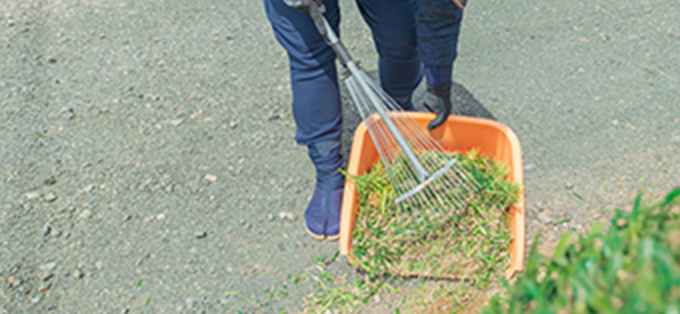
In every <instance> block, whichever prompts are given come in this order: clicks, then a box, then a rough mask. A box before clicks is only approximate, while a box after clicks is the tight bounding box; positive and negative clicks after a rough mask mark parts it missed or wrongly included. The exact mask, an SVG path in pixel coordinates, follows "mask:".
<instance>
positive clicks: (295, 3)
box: [283, 0, 323, 13]
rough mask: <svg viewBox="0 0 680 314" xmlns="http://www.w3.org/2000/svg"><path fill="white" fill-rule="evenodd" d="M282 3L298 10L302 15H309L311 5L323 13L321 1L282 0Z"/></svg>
mask: <svg viewBox="0 0 680 314" xmlns="http://www.w3.org/2000/svg"><path fill="white" fill-rule="evenodd" d="M283 2H284V3H285V4H286V5H288V6H289V7H291V8H294V9H298V10H300V11H302V12H303V13H309V9H310V7H311V6H312V5H313V4H316V5H317V6H318V7H319V9H320V10H321V11H322V12H323V1H322V0H283Z"/></svg>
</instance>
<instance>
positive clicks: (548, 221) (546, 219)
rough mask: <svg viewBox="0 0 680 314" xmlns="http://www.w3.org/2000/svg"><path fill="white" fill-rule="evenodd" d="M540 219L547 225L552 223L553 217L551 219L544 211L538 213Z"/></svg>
mask: <svg viewBox="0 0 680 314" xmlns="http://www.w3.org/2000/svg"><path fill="white" fill-rule="evenodd" d="M538 220H539V221H540V222H541V223H542V224H545V225H549V224H551V223H552V219H550V217H549V216H548V215H546V214H544V213H539V214H538Z"/></svg>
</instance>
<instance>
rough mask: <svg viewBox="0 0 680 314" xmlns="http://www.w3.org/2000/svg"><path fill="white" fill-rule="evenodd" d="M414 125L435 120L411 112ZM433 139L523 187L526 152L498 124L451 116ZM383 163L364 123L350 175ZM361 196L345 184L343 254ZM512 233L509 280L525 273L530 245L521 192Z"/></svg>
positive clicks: (357, 137)
mask: <svg viewBox="0 0 680 314" xmlns="http://www.w3.org/2000/svg"><path fill="white" fill-rule="evenodd" d="M408 114H409V115H410V116H411V117H412V118H413V119H414V121H416V122H417V123H418V124H420V125H421V126H422V127H423V129H426V125H427V123H428V122H429V121H430V120H432V118H434V115H433V114H431V113H425V112H410V113H408ZM430 135H431V136H432V137H433V138H434V139H435V140H437V141H439V143H440V144H441V145H442V147H444V148H445V149H447V150H449V151H451V152H462V153H465V152H467V151H469V150H472V149H477V150H479V152H480V153H482V154H484V155H487V156H491V157H493V158H495V159H496V160H497V161H499V162H502V163H504V164H505V165H506V166H507V167H508V170H509V172H510V174H509V176H508V178H507V180H511V181H513V182H517V183H520V184H523V173H522V151H521V147H520V144H519V140H518V139H517V136H516V135H515V133H514V132H513V131H512V130H511V129H510V128H508V127H507V126H505V125H503V124H502V123H499V122H497V121H493V120H488V119H480V118H471V117H463V116H450V117H449V119H448V120H447V121H446V122H445V123H444V125H442V126H441V127H439V128H437V129H435V130H433V131H432V132H430ZM379 159H380V155H379V154H378V152H377V150H376V148H375V146H374V145H373V140H372V139H371V137H370V135H369V132H368V130H367V128H366V125H365V124H364V123H361V124H360V125H359V126H358V127H357V129H356V131H355V134H354V141H353V143H352V149H351V154H350V158H349V164H348V167H347V172H348V173H349V174H350V175H361V174H364V173H365V172H366V171H368V170H370V169H371V167H372V166H373V164H374V163H375V162H376V161H378V160H379ZM358 201H359V200H358V194H357V189H356V185H355V184H354V182H353V181H352V180H351V179H348V180H347V182H346V184H345V192H344V195H343V205H342V216H341V221H340V240H339V244H340V254H342V255H348V254H349V253H350V252H351V250H352V231H353V229H354V223H355V220H356V216H357V204H358ZM509 210H510V219H509V222H510V231H511V232H512V235H513V240H512V243H511V245H510V255H511V256H512V259H511V261H510V266H509V267H508V271H507V277H512V276H513V275H514V274H515V273H516V272H518V271H521V270H523V269H524V248H525V243H526V239H525V237H526V235H525V233H526V231H525V213H524V193H523V191H522V192H520V201H519V203H518V204H517V205H515V206H514V207H513V208H510V209H509Z"/></svg>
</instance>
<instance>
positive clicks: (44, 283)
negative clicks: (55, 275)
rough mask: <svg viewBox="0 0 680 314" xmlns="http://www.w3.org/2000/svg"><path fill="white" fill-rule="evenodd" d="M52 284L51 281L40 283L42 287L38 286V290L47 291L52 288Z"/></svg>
mask: <svg viewBox="0 0 680 314" xmlns="http://www.w3.org/2000/svg"><path fill="white" fill-rule="evenodd" d="M50 286H52V284H51V283H49V282H43V283H42V284H40V287H38V291H40V292H45V291H47V289H49V288H50Z"/></svg>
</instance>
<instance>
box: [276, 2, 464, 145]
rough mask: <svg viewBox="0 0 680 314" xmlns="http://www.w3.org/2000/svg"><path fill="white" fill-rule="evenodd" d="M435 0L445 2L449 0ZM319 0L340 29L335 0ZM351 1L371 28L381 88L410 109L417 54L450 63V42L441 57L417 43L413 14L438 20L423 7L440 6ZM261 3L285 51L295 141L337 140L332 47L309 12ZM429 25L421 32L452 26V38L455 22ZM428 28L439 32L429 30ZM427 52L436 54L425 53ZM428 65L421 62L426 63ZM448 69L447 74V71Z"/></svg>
mask: <svg viewBox="0 0 680 314" xmlns="http://www.w3.org/2000/svg"><path fill="white" fill-rule="evenodd" d="M416 1H421V0H416ZM435 1H444V2H449V1H448V0H435ZM323 2H324V6H325V7H326V12H325V13H324V15H325V16H326V18H327V19H328V21H329V23H330V25H331V27H332V28H333V29H334V30H335V31H336V32H337V33H338V34H339V24H340V10H339V8H338V0H324V1H323ZM356 2H357V6H358V7H359V11H360V13H361V15H362V17H363V18H364V20H365V21H366V23H367V24H368V26H369V28H370V29H371V31H372V33H373V39H374V42H375V46H376V49H377V51H378V56H379V60H378V72H379V76H380V82H381V85H382V87H383V89H384V90H385V91H386V92H387V93H388V94H390V96H392V97H393V98H394V99H395V100H396V101H397V102H398V103H399V104H400V105H402V107H404V108H405V109H407V110H408V109H412V106H413V105H412V103H411V94H412V93H413V91H414V89H415V88H416V87H417V86H418V84H419V83H420V80H421V78H422V76H423V62H422V60H423V58H422V57H425V58H424V59H425V60H430V59H431V60H434V61H430V62H428V63H432V64H433V65H434V66H436V67H437V68H441V67H442V66H443V67H446V66H450V65H451V64H453V59H454V58H455V43H454V49H453V51H451V52H450V53H448V54H447V55H446V56H444V57H442V56H439V55H431V54H430V51H432V52H434V51H438V49H436V47H435V49H430V48H428V47H423V46H422V45H421V47H420V49H419V47H418V38H417V37H416V33H417V30H416V19H418V20H427V19H430V20H432V19H434V20H440V21H441V20H442V14H441V12H434V11H430V12H427V10H428V9H436V10H440V9H441V8H435V7H434V6H430V5H424V6H418V5H416V6H415V7H416V8H419V10H421V11H422V12H419V13H418V14H416V12H415V11H414V5H413V3H412V2H413V0H356ZM264 6H265V10H266V13H267V17H268V18H269V21H270V23H271V26H272V29H273V31H274V35H275V36H276V39H277V40H278V41H279V43H280V44H281V45H282V46H283V48H284V49H285V50H286V52H287V53H288V58H289V62H290V79H291V85H292V92H293V117H294V119H295V122H296V125H297V133H296V136H295V139H296V141H297V142H298V143H299V144H301V145H311V144H314V143H318V142H322V141H339V140H340V136H341V133H342V108H341V101H340V91H339V87H338V75H337V70H336V66H335V61H334V60H335V53H334V52H333V50H332V49H331V48H330V47H329V46H328V45H327V44H326V43H325V42H324V40H323V38H322V37H321V35H319V33H318V31H317V29H316V28H315V26H314V24H313V22H312V19H311V17H310V16H309V15H308V14H305V13H302V12H300V11H298V10H296V9H292V8H290V7H288V6H287V5H286V4H285V3H283V1H282V0H264ZM423 10H425V11H423ZM461 13H462V12H461ZM449 20H450V18H449ZM459 22H460V20H458V21H454V23H459ZM444 24H446V23H444ZM428 25H430V27H429V28H428V27H425V28H423V27H421V28H420V29H418V32H420V33H423V32H425V35H433V36H434V37H435V38H436V37H440V36H442V30H443V32H449V33H451V32H455V35H456V38H455V40H456V41H457V34H458V30H457V28H456V29H455V30H450V29H444V28H442V24H439V25H438V24H436V23H430V24H428ZM430 31H438V32H439V33H428V32H430ZM430 37H432V36H430ZM428 38H429V37H428ZM429 42H431V43H434V44H438V43H439V42H436V41H431V40H428V41H427V42H426V44H427V43H429ZM449 46H450V44H449ZM419 51H421V52H422V51H425V52H426V53H427V54H428V55H426V56H421V55H420V54H419ZM451 53H452V54H453V55H452V56H451ZM428 56H432V57H433V58H435V59H436V60H435V59H432V58H429V59H428ZM442 60H443V61H442ZM427 65H428V64H427V63H426V69H427V68H428V67H427ZM426 72H428V73H429V72H431V71H426ZM440 72H441V71H436V73H439V74H438V75H439V76H441V73H440ZM448 73H449V76H450V71H449V72H448ZM429 76H430V75H428V79H429Z"/></svg>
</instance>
